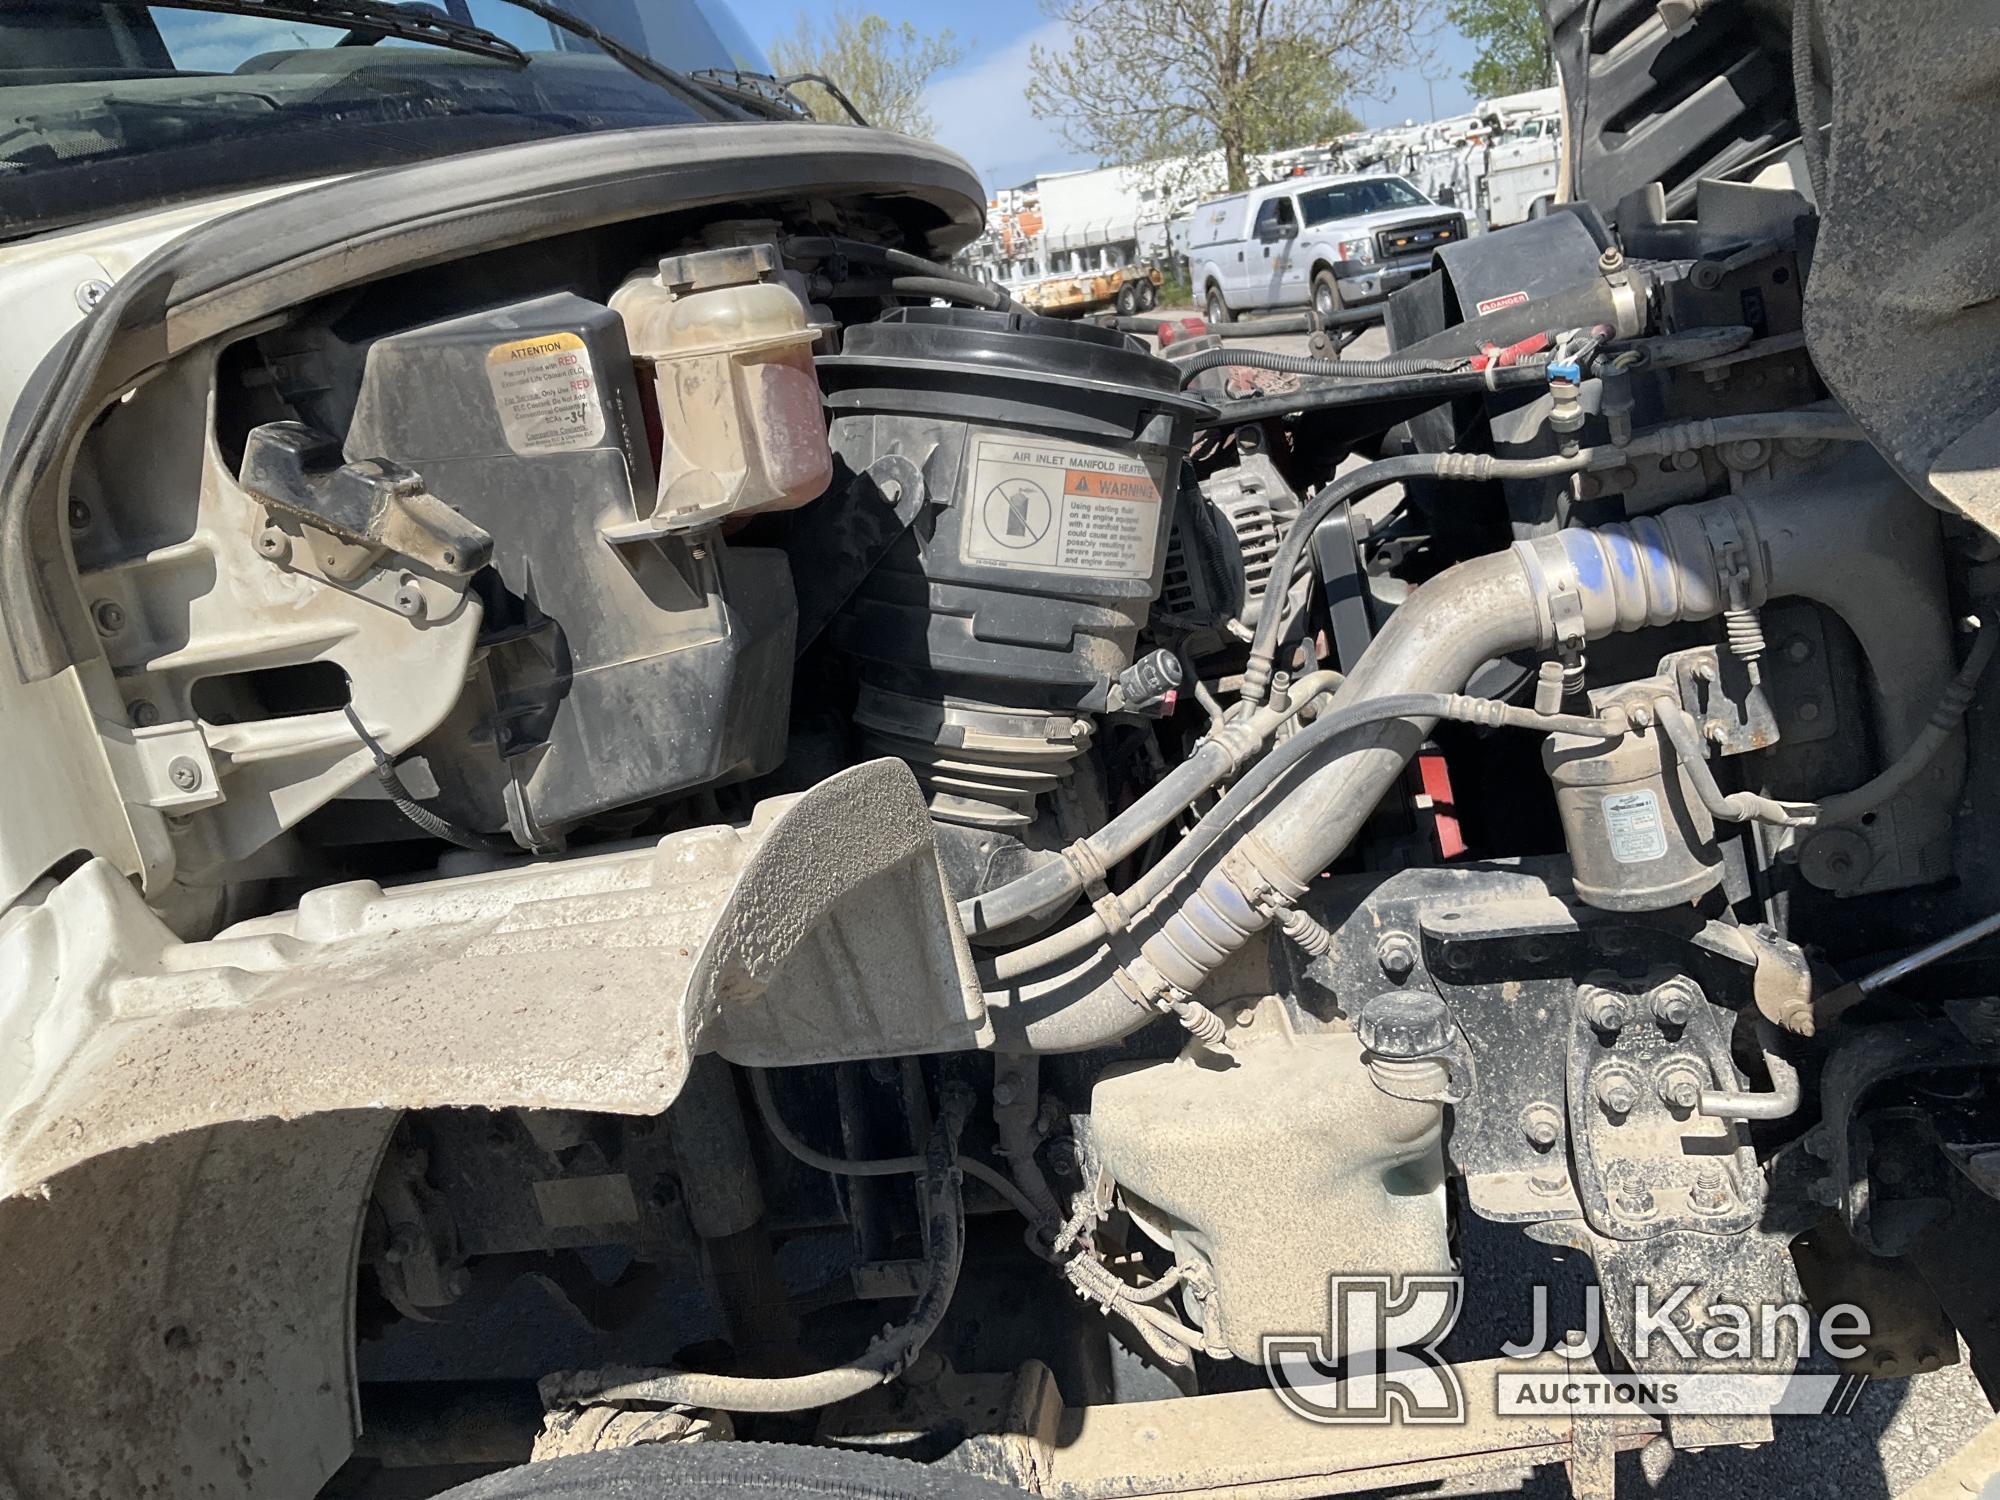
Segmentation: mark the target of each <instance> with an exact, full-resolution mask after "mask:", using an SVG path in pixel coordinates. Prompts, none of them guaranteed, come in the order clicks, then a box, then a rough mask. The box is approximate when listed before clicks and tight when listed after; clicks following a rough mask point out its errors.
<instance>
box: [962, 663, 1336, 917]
mask: <svg viewBox="0 0 2000 1500" xmlns="http://www.w3.org/2000/svg"><path fill="white" fill-rule="evenodd" d="M1339 681H1340V674H1339V673H1338V672H1314V673H1309V674H1308V675H1306V676H1305V677H1302V678H1300V679H1299V680H1298V681H1297V682H1295V683H1293V684H1292V687H1291V690H1290V693H1289V694H1288V696H1287V697H1286V700H1285V702H1284V704H1282V705H1278V706H1274V707H1272V708H1269V709H1265V710H1263V711H1261V712H1259V713H1258V714H1256V715H1254V716H1253V717H1251V718H1250V719H1248V720H1247V721H1239V722H1237V723H1235V724H1225V725H1223V726H1222V727H1220V728H1218V729H1216V730H1213V731H1211V732H1210V733H1209V734H1208V735H1206V736H1205V737H1204V738H1203V739H1202V741H1201V743H1200V744H1198V745H1196V746H1195V748H1194V750H1193V752H1192V753H1191V754H1189V756H1188V757H1187V759H1185V760H1183V761H1182V762H1181V763H1180V764H1179V765H1177V766H1175V767H1174V768H1173V770H1171V771H1169V772H1168V773H1167V774H1166V775H1165V776H1163V777H1161V778H1160V779H1159V780H1158V781H1157V782H1155V783H1154V784H1153V785H1152V786H1150V787H1148V788H1147V789H1146V792H1145V793H1144V795H1142V796H1141V797H1139V798H1138V800H1136V801H1135V802H1133V804H1132V805H1131V806H1130V807H1128V808H1126V809H1125V810H1124V811H1123V812H1121V813H1119V814H1118V816H1117V817H1115V818H1113V819H1112V820H1111V821H1110V822H1108V823H1106V824H1105V825H1104V826H1103V827H1102V828H1100V829H1098V830H1097V832H1095V833H1093V834H1091V835H1090V836H1089V837H1088V838H1082V839H1078V840H1077V841H1076V842H1075V843H1073V844H1071V845H1070V846H1069V847H1068V848H1066V849H1064V850H1063V851H1062V858H1061V859H1059V860H1051V861H1050V862H1049V863H1047V864H1045V865H1040V866H1038V867H1037V868H1035V869H1033V870H1031V871H1029V872H1028V873H1027V874H1026V875H1023V876H1020V877H1019V878H1018V879H1015V880H1010V881H1008V882H1007V883H1006V884H1005V885H1002V886H996V887H994V888H993V889H992V890H990V891H986V892H984V893H982V894H980V895H977V896H968V897H967V898H966V899H965V900H963V901H961V902H959V903H958V917H959V921H960V922H962V923H963V924H964V926H965V931H966V934H967V935H968V936H970V937H977V936H979V935H980V934H981V933H986V932H997V931H999V930H1000V929H1001V928H1002V927H1005V926H1007V925H1008V923H1010V922H1018V921H1019V920H1020V919H1021V918H1023V917H1026V916H1031V915H1033V914H1034V913H1036V912H1039V911H1041V910H1042V909H1043V908H1045V907H1048V906H1052V905H1054V904H1055V903H1056V902H1058V901H1060V900H1062V899H1063V898H1064V897H1065V896H1073V895H1075V894H1076V893H1077V892H1078V891H1080V890H1082V889H1083V888H1084V887H1085V886H1086V885H1088V884H1090V883H1091V882H1092V881H1093V880H1101V879H1102V878H1103V876H1104V873H1105V871H1107V870H1109V869H1110V868H1111V867H1112V866H1113V865H1116V864H1117V863H1118V862H1119V861H1120V860H1123V859H1127V858H1130V857H1131V856H1132V855H1134V854H1136V853H1138V852H1139V851H1140V850H1141V849H1143V848H1145V847H1146V845H1147V843H1148V842H1149V841H1151V839H1152V838H1153V836H1154V835H1155V834H1157V833H1158V832H1159V831H1160V830H1161V829H1162V828H1165V827H1166V826H1167V825H1168V824H1169V823H1171V822H1172V821H1173V820H1174V819H1175V818H1176V817H1178V816H1179V815H1180V814H1181V812H1182V811H1184V810H1185V809H1186V808H1187V807H1188V806H1189V804H1191V803H1192V802H1193V801H1194V800H1195V798H1197V797H1199V796H1201V795H1202V794H1203V793H1204V792H1207V791H1209V790H1210V789H1212V788H1213V787H1215V786H1216V785H1217V784H1218V783H1220V782H1221V781H1222V780H1223V779H1224V778H1225V777H1227V776H1229V775H1230V774H1231V773H1232V772H1234V771H1236V770H1238V769H1239V768H1241V767H1242V766H1243V765H1244V764H1245V763H1246V762H1247V761H1249V760H1250V758H1251V757H1252V756H1254V755H1256V754H1257V753H1258V752H1259V751H1261V750H1262V749H1263V748H1264V744H1265V742H1266V741H1268V740H1269V739H1270V737H1271V736H1272V734H1273V733H1275V732H1276V731H1277V729H1278V726H1279V725H1281V724H1283V723H1284V722H1285V721H1286V720H1288V719H1290V718H1291V717H1292V716H1293V715H1295V714H1296V713H1298V711H1299V710H1300V709H1302V708H1304V707H1305V706H1306V705H1307V704H1308V703H1310V702H1312V700H1313V699H1315V698H1317V697H1318V696H1319V695H1320V694H1321V693H1322V692H1326V691H1328V690H1330V689H1331V688H1333V687H1334V686H1335V685H1336V684H1337V683H1338V682H1339Z"/></svg>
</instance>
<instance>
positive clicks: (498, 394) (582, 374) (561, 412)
mask: <svg viewBox="0 0 2000 1500" xmlns="http://www.w3.org/2000/svg"><path fill="white" fill-rule="evenodd" d="M486 379H487V382H488V383H489V384H490V385H491V386H492V387H493V405H494V406H495V408H497V409H498V411H499V413H500V427H501V429H502V431H504V432H505V433H506V435H507V446H508V447H509V448H512V449H513V450H514V451H515V452H516V453H558V452H561V451H562V450H563V449H566V448H590V447H595V446H596V444H597V443H598V442H599V441H600V440H601V439H602V438H603V437H604V408H603V407H602V406H600V405H599V404H598V400H597V372H596V371H595V370H593V369H592V368H591V367H590V350H589V348H588V347H586V346H585V344H584V342H583V340H582V339H580V338H578V337H577V336H576V335H575V334H573V333H545V334H543V335H541V336H540V337H539V338H532V339H515V340H514V341H513V342H512V343H508V344H495V345H494V346H493V347H492V348H491V349H489V350H487V351H486Z"/></svg>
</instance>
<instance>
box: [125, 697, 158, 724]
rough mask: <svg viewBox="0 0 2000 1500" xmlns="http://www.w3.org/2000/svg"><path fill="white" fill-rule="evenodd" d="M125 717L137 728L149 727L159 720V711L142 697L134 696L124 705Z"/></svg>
mask: <svg viewBox="0 0 2000 1500" xmlns="http://www.w3.org/2000/svg"><path fill="white" fill-rule="evenodd" d="M125 717H126V718H128V719H130V720H131V721H132V723H133V725H134V726H135V727H137V728H139V729H149V728H151V727H152V726H153V725H155V724H157V723H159V722H160V711H159V710H158V709H157V708H155V707H153V705H152V704H150V703H148V702H147V701H146V700H145V699H144V698H134V699H133V700H132V701H131V702H130V703H128V704H126V705H125Z"/></svg>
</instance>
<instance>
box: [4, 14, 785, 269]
mask: <svg viewBox="0 0 2000 1500" xmlns="http://www.w3.org/2000/svg"><path fill="white" fill-rule="evenodd" d="M561 3H562V6H563V8H564V9H565V10H566V11H568V12H569V13H570V14H572V15H575V16H577V17H579V18H580V19H582V20H584V21H587V22H589V23H590V24H591V25H593V26H595V27H597V28H598V29H599V30H601V31H603V32H605V33H606V34H607V35H609V36H611V37H612V38H613V39H614V40H616V41H619V42H623V43H625V44H626V45H627V46H628V47H632V48H635V49H637V50H638V51H641V52H644V53H646V54H647V55H648V56H650V57H652V58H653V59H655V60H656V61H658V62H661V63H664V64H666V65H667V66H668V67H670V68H675V69H678V70H680V71H681V72H683V73H688V72H693V71H694V70H696V69H698V68H725V69H742V70H744V71H751V72H764V71H768V68H767V65H766V63H765V62H764V59H763V57H762V55H761V54H760V53H759V52H758V50H757V48H756V47H755V46H754V45H753V44H752V43H751V42H750V41H749V39H748V38H747V37H746V36H745V35H744V33H743V31H742V29H741V27H739V26H738V25H737V23H736V20H735V18H734V17H733V16H731V15H730V14H729V12H728V10H727V9H726V7H725V6H724V5H723V4H722V0H561ZM401 8H402V9H405V10H408V11H410V12H412V13H414V14H417V15H428V16H433V17H443V18H446V19H448V20H452V21H458V22H462V23H467V24H470V25H473V26H477V27H482V28H484V29H485V30H487V31H490V32H492V33H494V34H495V35H496V36H498V37H500V38H501V39H503V40H504V41H506V42H509V43H512V44H513V45H514V46H515V47H518V48H519V49H520V50H521V51H522V52H524V53H526V54H527V59H528V60H527V62H526V64H525V65H522V64H519V63H517V62H510V61H506V60H503V59H499V58H494V57H488V56H480V55H478V54H476V53H474V52H468V51H459V50H456V49H454V48H451V47H446V46H442V45H438V44H437V43H435V42H432V41H415V40H405V39H400V38H395V37H388V36H382V35H380V34H378V33H373V32H368V31H365V30H359V29H357V30H355V31H352V32H350V31H348V30H347V29H346V28H344V27H335V26H321V25H308V24H305V23H303V22H298V21H289V20H276V19H272V18H270V17H268V16H255V15H231V14H221V13H217V12H214V11H205V10H186V9H181V8H177V7H174V6H167V5H139V4H129V3H120V0H109V3H106V0H0V239H8V238H19V237H21V236H23V235H29V234H37V233H41V232H44V231H46V230H49V229H54V228H60V227H62V226H64V225H68V224H76V223H80V222H84V221H87V220H90V219H97V218H108V217H110V216H112V215H114V214H120V213H129V212H132V211H134V210H138V209H145V208H153V207H159V206H161V205H165V204H170V203H175V202H182V201H186V200H189V199H193V198H200V197H206V196H211V195H214V194H217V193H224V192H231V191H236V190H240V189H247V188H255V187H264V186H270V185H273V184H277V183H282V182H288V181H299V180H302V179H307V178H312V177H322V176H333V175H337V174H340V173H346V172H356V171H364V170H367V169H369V168H373V167H385V166H399V165H404V164H407V163H409V162H412V161H419V160H424V159H426V158H431V157H438V156H448V155H453V154H455V153H458V152H462V151H476V150H480V149H482V148H484V147H488V146H499V145H505V144H508V143H511V142H517V141H526V140H534V139H540V138H545V137H549V136H557V135H571V134H577V133H580V132H586V131H601V130H620V129H626V128H629V127H632V126H641V125H679V124H686V123H689V122H692V121H696V120H706V119H715V118H718V116H719V114H720V111H719V110H718V109H717V108H716V107H715V106H714V105H713V104H712V103H710V102H709V101H708V100H707V99H706V98H704V97H703V96H701V95H699V94H696V93H692V92H683V91H679V90H675V89H671V88H668V87H666V86H665V85H663V84H660V83H656V82H653V81H651V80H648V79H646V78H642V77H640V76H639V75H638V74H636V73H633V72H631V71H628V70H627V69H626V68H625V67H624V66H623V65H622V64H620V63H618V62H616V61H614V60H613V59H612V58H610V57H607V56H605V55H604V53H603V52H601V51H600V50H599V49H598V48H597V47H596V46H594V45H593V44H592V43H590V42H588V41H586V40H583V39H582V38H580V37H576V36H573V35H570V34H569V33H567V32H565V31H562V30H561V29H559V28H557V27H555V26H553V25H551V24H550V23H549V22H548V21H547V20H545V19H543V18H542V17H540V16H536V15H534V14H532V13H531V12H529V11H526V10H523V9H521V8H520V7H518V6H516V5H511V4H508V3H506V0H439V3H434V4H433V3H423V0H410V3H407V4H405V5H403V6H402V7H401ZM732 117H733V116H732Z"/></svg>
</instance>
